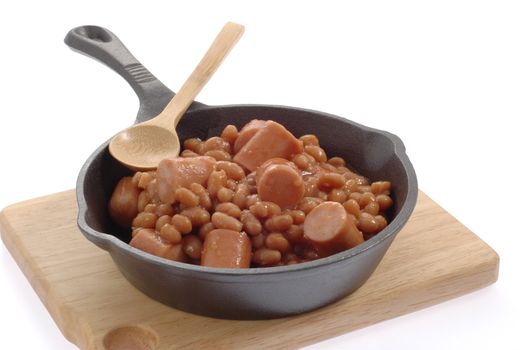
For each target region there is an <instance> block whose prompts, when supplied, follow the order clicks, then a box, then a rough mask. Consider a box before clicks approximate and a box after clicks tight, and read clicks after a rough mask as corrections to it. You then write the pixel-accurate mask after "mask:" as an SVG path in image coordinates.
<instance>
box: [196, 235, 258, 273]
mask: <svg viewBox="0 0 526 350" xmlns="http://www.w3.org/2000/svg"><path fill="white" fill-rule="evenodd" d="M251 251H252V246H251V243H250V239H249V238H248V236H247V234H246V233H245V232H237V231H232V230H225V229H216V230H212V231H210V232H208V233H207V235H206V238H205V244H204V246H203V253H202V255H201V265H203V266H209V267H224V268H248V267H250V253H251Z"/></svg>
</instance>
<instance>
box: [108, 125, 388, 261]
mask: <svg viewBox="0 0 526 350" xmlns="http://www.w3.org/2000/svg"><path fill="white" fill-rule="evenodd" d="M270 124H272V128H273V129H272V130H278V134H275V135H272V138H271V139H269V140H273V141H272V142H269V143H265V139H264V137H266V136H265V132H267V133H268V131H265V130H267V126H268V125H270ZM268 130H271V129H268ZM258 135H261V136H258ZM252 138H254V142H251V140H252ZM258 138H263V141H261V140H259V139H258ZM256 139H258V142H260V143H261V144H262V145H264V146H265V152H262V153H261V154H263V153H265V154H266V153H268V154H271V155H270V156H269V157H268V158H267V159H263V158H261V157H262V155H261V154H259V153H258V152H257V150H258V149H257V148H256V149H254V150H252V149H249V150H247V148H249V147H255V146H254V144H257V142H256ZM274 142H277V143H280V142H281V144H280V145H279V146H277V147H276V149H278V148H279V149H280V150H282V149H287V150H291V151H290V153H279V152H282V151H276V152H277V153H274V151H273V150H272V147H273V143H274ZM183 147H184V149H183V150H182V152H181V155H180V157H181V158H173V159H172V160H173V162H177V161H178V159H185V162H189V163H185V164H186V166H187V168H185V170H184V171H183V173H184V175H185V176H186V175H188V178H187V179H185V182H180V183H184V185H170V184H169V185H168V186H166V185H167V184H166V183H164V182H163V181H167V180H166V179H164V178H162V177H158V176H157V172H156V171H147V172H136V173H134V175H133V176H130V177H124V178H122V179H121V180H120V181H119V183H118V184H117V186H116V187H115V189H114V192H113V195H112V197H111V200H110V203H109V206H108V208H109V212H110V216H111V218H112V220H113V221H114V222H115V223H116V224H117V225H119V226H122V227H126V228H128V229H130V234H131V236H132V237H136V236H140V235H141V234H142V233H141V234H139V233H140V232H141V230H143V229H145V230H148V231H144V232H148V234H150V235H152V234H153V232H155V235H156V236H157V238H158V239H157V240H153V241H152V240H145V239H136V240H134V241H133V242H132V243H131V244H132V245H134V246H135V247H136V248H138V249H142V250H146V251H147V250H148V249H150V251H152V250H151V247H146V246H141V244H145V243H141V242H149V243H148V244H154V243H151V242H155V244H158V245H160V246H163V247H172V246H173V247H174V248H175V246H178V249H179V251H181V254H182V255H181V257H183V258H182V259H179V258H178V259H179V261H184V262H188V263H194V264H201V263H202V262H203V260H205V258H204V257H205V256H206V254H208V253H207V251H208V250H211V249H212V250H213V249H214V246H213V245H212V246H211V245H210V242H211V241H212V238H211V237H212V236H215V237H216V238H215V239H219V241H217V242H220V239H221V237H226V236H229V237H230V241H231V242H230V243H218V245H220V246H221V247H222V249H225V251H224V252H222V253H221V254H219V255H217V252H216V253H215V254H216V258H217V256H221V259H222V258H223V257H224V256H226V258H227V259H228V258H230V257H231V258H232V259H234V260H232V261H237V260H235V259H238V260H239V259H247V260H246V261H249V260H250V261H251V266H252V267H266V266H279V265H289V264H296V263H301V262H305V261H311V260H315V259H318V258H320V257H323V256H327V255H330V254H333V253H335V252H336V250H335V251H329V252H327V251H326V250H323V249H322V250H320V249H321V248H320V247H319V246H318V245H316V241H315V240H313V239H314V238H312V236H309V232H311V231H312V229H311V227H312V220H313V219H312V218H313V217H315V216H317V217H323V215H320V214H319V212H320V210H323V208H322V207H323V206H320V204H322V203H324V202H327V201H328V202H333V203H331V206H339V207H340V208H343V209H340V210H342V212H343V213H347V219H345V218H343V219H342V220H347V221H342V222H343V223H344V224H342V225H341V226H337V225H333V226H334V229H335V230H336V231H335V232H334V234H335V235H338V237H339V236H341V235H346V234H347V233H346V232H342V230H343V229H341V228H340V227H343V228H345V229H347V227H349V226H348V225H350V226H351V227H354V230H355V231H353V232H354V234H355V235H356V232H358V235H359V237H362V236H363V239H365V240H367V239H370V238H371V237H373V236H374V235H375V234H377V233H378V232H380V231H381V230H383V229H384V228H385V227H386V226H387V225H388V212H389V210H390V209H391V208H392V206H393V199H392V198H391V196H390V194H391V183H390V182H389V181H375V182H369V181H368V179H367V178H365V177H364V176H362V175H360V174H358V173H356V172H355V171H354V170H352V168H351V167H350V165H348V164H347V163H346V161H345V159H343V158H341V157H339V156H332V157H330V158H328V157H327V154H326V152H325V150H324V149H323V148H322V146H321V144H320V140H319V139H318V138H317V137H316V136H315V135H312V134H308V135H303V136H301V137H300V138H299V139H296V138H295V137H294V136H292V134H290V133H289V132H288V131H287V130H286V129H284V128H283V127H282V126H281V125H279V124H277V123H275V122H271V121H261V120H253V121H252V122H250V123H249V124H247V125H246V127H244V128H242V129H240V130H238V129H237V127H236V126H234V125H227V126H226V127H225V128H224V129H223V131H222V132H221V134H220V136H213V137H210V138H208V139H206V140H201V139H199V138H190V139H187V140H185V141H184V143H183ZM287 147H288V148H287ZM234 150H236V151H235V152H234ZM239 152H241V153H244V157H245V158H242V157H237V154H238V153H239ZM251 152H252V153H251ZM247 154H250V155H251V156H250V157H246V155H247ZM249 158H250V159H249ZM260 158H261V161H260V162H259V165H261V164H263V163H264V161H266V160H269V159H274V160H273V161H272V162H273V163H271V165H267V166H266V167H259V166H256V167H254V161H255V160H254V159H260ZM278 158H279V159H278ZM247 159H248V160H247ZM172 160H170V161H172ZM200 160H206V162H205V163H207V164H210V166H209V168H207V167H205V166H203V165H202V164H201V163H197V162H199V161H200ZM194 161H195V162H196V163H195V167H194V165H193V164H194V163H193V162H194ZM200 164H201V165H200ZM273 164H277V165H279V166H280V167H281V168H280V169H284V170H283V171H281V170H279V171H277V170H273V171H275V174H278V175H276V176H275V177H274V173H272V176H273V177H271V178H270V180H269V176H268V175H265V176H267V177H266V178H265V180H264V181H265V184H266V185H268V186H271V188H274V187H272V186H276V188H285V189H288V188H290V191H293V189H295V188H299V189H300V190H301V192H299V193H297V194H298V196H297V198H298V201H297V202H292V203H293V204H291V205H289V206H286V205H288V204H285V203H284V202H283V201H282V202H280V201H278V200H277V197H276V195H274V196H272V194H271V195H270V199H269V198H268V196H269V195H268V193H267V194H265V195H263V194H262V196H261V198H264V199H265V200H262V199H261V198H260V196H259V193H258V186H259V185H258V184H260V183H263V180H261V182H259V181H260V179H261V178H262V176H263V174H264V173H265V172H266V171H267V169H270V168H272V167H273V166H274V165H273ZM159 167H161V165H160V166H159ZM287 167H288V168H287ZM248 169H253V170H252V171H250V170H248ZM287 169H288V170H287ZM291 169H292V171H291ZM203 174H205V175H203ZM267 174H268V173H267ZM296 174H299V177H298V175H296ZM174 176H175V175H174ZM178 176H183V175H178ZM175 180H177V179H175ZM175 180H174V181H175ZM300 180H301V181H302V185H300V186H299V187H298V184H297V183H296V182H294V181H300ZM273 181H275V184H274V182H273ZM287 181H291V182H289V183H290V184H291V186H289V187H287V185H285V187H282V186H283V185H282V184H283V183H284V184H287ZM174 183H178V182H174ZM292 184H294V186H292ZM268 186H267V188H268ZM295 190H296V189H295ZM160 191H173V192H171V193H172V194H171V196H163V195H162V194H163V193H162V192H160ZM260 191H261V188H260ZM271 192H272V191H271ZM160 193H161V195H160ZM261 193H263V192H261ZM286 196H287V194H286V193H285V197H286ZM290 197H291V198H295V194H294V195H293V194H292V193H291V194H290ZM160 198H163V199H164V198H171V199H175V202H170V203H165V202H162V200H161V199H160ZM280 198H283V193H281V197H280ZM273 200H274V201H275V202H274V201H273ZM277 203H280V205H282V206H283V207H280V205H278V204H277ZM294 203H295V204H294ZM327 204H328V203H327ZM318 206H320V207H318ZM315 208H316V210H315V212H318V213H317V214H316V215H315V213H314V212H312V211H313V210H314V209H315ZM311 212H312V215H310V216H309V213H311ZM322 214H326V213H322ZM343 217H345V215H343ZM309 221H310V223H309ZM307 226H308V227H307ZM309 230H311V231H309ZM212 231H214V232H213V234H211V235H210V238H209V240H208V242H209V243H208V244H205V241H207V237H208V234H209V233H210V232H212ZM225 232H226V233H229V232H236V234H233V233H232V234H230V233H229V234H226V233H225ZM223 234H225V235H226V236H222V235H223ZM349 234H350V233H349ZM152 237H153V236H152ZM217 237H219V238H217ZM232 237H234V238H232ZM363 239H361V238H360V240H359V242H361V241H363ZM214 244H215V243H214ZM357 244H359V243H357ZM205 246H207V248H206V249H204V247H205ZM345 249H347V247H346V248H345ZM159 251H162V249H159ZM223 253H224V254H223ZM203 254H204V255H203ZM229 254H230V255H232V256H230V255H229ZM235 254H238V255H239V254H245V255H243V256H236V255H235ZM246 254H248V255H246ZM223 255H224V256H223ZM231 265H232V264H231ZM232 266H236V264H235V263H234V264H233V265H232ZM245 267H246V266H245Z"/></svg>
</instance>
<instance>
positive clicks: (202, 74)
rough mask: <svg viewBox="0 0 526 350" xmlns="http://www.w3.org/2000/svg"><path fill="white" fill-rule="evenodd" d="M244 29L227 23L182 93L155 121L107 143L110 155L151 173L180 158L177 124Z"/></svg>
mask: <svg viewBox="0 0 526 350" xmlns="http://www.w3.org/2000/svg"><path fill="white" fill-rule="evenodd" d="M244 29H245V28H244V27H243V26H242V25H240V24H236V23H232V22H228V23H227V24H225V26H224V27H223V29H222V30H221V32H220V33H219V34H218V35H217V37H216V39H215V40H214V42H213V43H212V45H211V46H210V48H209V49H208V51H207V52H206V54H205V55H204V57H203V58H202V59H201V62H199V64H198V65H197V67H196V68H195V69H194V71H193V72H192V74H191V75H190V76H189V77H188V79H187V80H186V81H185V83H184V84H183V86H182V87H181V90H179V92H178V93H177V94H176V95H175V96H174V98H172V100H171V101H170V102H169V103H168V105H167V106H166V107H165V108H164V110H163V111H162V112H161V113H160V114H159V115H158V116H157V117H155V118H153V119H150V120H148V121H146V122H143V123H140V124H135V125H133V126H131V127H129V128H127V129H125V130H123V131H121V132H120V133H119V134H117V135H116V136H115V137H114V138H113V139H112V140H111V142H110V153H111V155H112V156H113V157H115V159H117V160H118V161H119V162H121V163H122V164H124V165H125V166H127V167H128V168H130V169H132V170H135V171H137V170H151V169H155V168H157V164H159V162H160V161H161V160H163V159H165V158H168V157H175V156H178V155H179V151H180V150H181V147H180V145H179V137H178V136H177V133H176V131H175V128H176V126H177V123H179V120H180V119H181V117H182V116H183V115H184V113H185V112H186V110H187V109H188V107H189V106H190V104H191V103H192V101H193V100H194V98H195V97H196V96H197V94H198V93H199V92H200V91H201V89H202V88H203V86H204V85H205V84H206V83H207V82H208V80H210V78H211V77H212V75H213V74H214V73H215V71H216V70H217V68H218V67H219V65H220V64H221V62H222V61H223V59H224V58H225V57H226V55H227V54H228V53H229V52H230V50H231V49H232V48H233V47H234V45H235V44H236V43H237V41H238V40H239V38H240V37H241V35H243V32H244Z"/></svg>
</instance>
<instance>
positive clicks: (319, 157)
mask: <svg viewBox="0 0 526 350" xmlns="http://www.w3.org/2000/svg"><path fill="white" fill-rule="evenodd" d="M305 152H307V153H308V154H310V155H311V156H312V157H313V158H314V159H316V161H317V162H319V163H323V162H326V161H327V155H326V154H325V151H324V150H323V148H321V147H319V146H314V145H306V146H305Z"/></svg>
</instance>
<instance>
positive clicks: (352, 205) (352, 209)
mask: <svg viewBox="0 0 526 350" xmlns="http://www.w3.org/2000/svg"><path fill="white" fill-rule="evenodd" d="M343 207H344V208H345V211H346V212H347V213H349V214H351V215H352V216H354V217H355V218H358V217H359V216H360V205H359V204H358V202H357V201H356V200H354V199H352V198H351V199H349V200H347V201H345V202H344V203H343Z"/></svg>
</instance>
